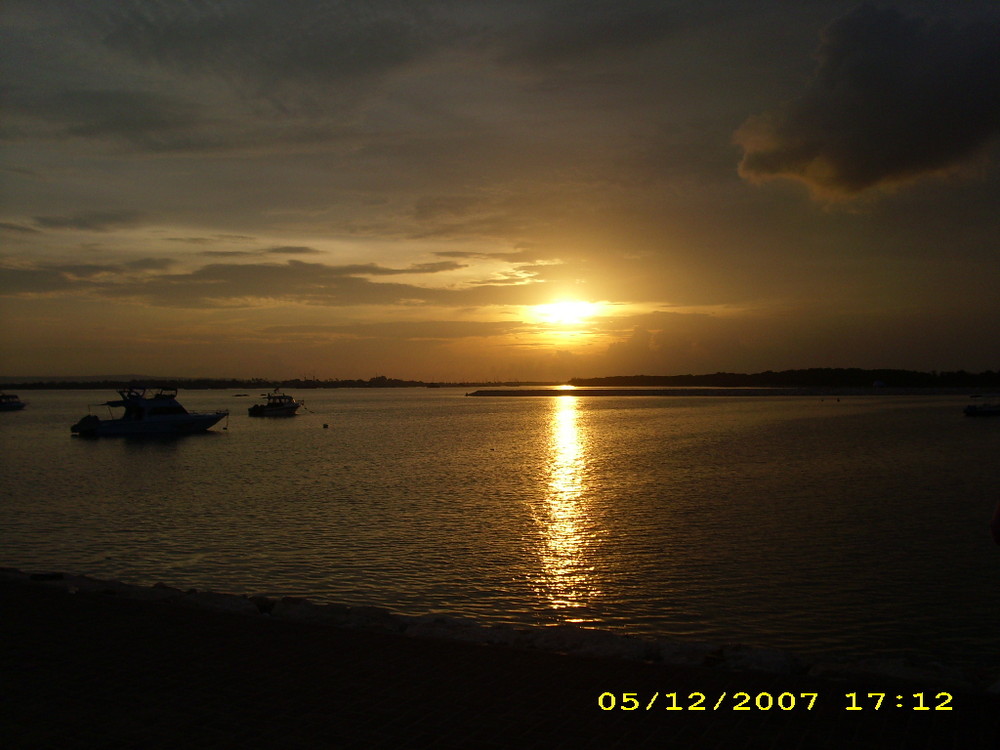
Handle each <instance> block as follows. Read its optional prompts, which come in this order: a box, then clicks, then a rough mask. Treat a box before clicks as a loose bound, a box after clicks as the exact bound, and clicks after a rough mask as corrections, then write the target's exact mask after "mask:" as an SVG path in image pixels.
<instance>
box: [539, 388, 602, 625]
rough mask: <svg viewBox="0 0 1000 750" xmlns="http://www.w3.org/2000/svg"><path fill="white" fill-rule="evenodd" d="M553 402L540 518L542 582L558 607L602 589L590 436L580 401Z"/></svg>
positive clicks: (581, 603)
mask: <svg viewBox="0 0 1000 750" xmlns="http://www.w3.org/2000/svg"><path fill="white" fill-rule="evenodd" d="M552 402H553V406H552V409H553V411H552V416H551V430H550V440H549V447H550V451H549V464H548V486H547V488H546V494H545V498H544V503H543V505H542V513H541V514H540V518H539V521H540V525H541V530H542V544H541V550H540V553H541V562H542V580H541V582H540V583H541V588H542V591H543V594H544V596H545V597H546V598H547V599H548V600H549V604H550V606H551V607H553V608H554V609H570V608H582V607H586V606H587V605H588V603H589V601H590V600H591V599H592V598H593V597H594V596H595V595H597V594H599V593H600V592H599V591H598V590H597V588H596V582H595V580H594V575H593V570H594V569H593V565H592V562H591V559H590V552H591V549H590V548H591V545H592V542H593V539H594V536H595V533H594V528H593V520H592V518H591V514H590V510H589V508H588V501H587V498H586V489H587V488H586V472H587V456H586V447H585V437H584V435H583V432H582V430H581V427H580V424H579V412H578V400H577V399H576V398H575V397H572V396H560V397H559V398H553V399H552ZM568 619H569V621H570V622H573V621H576V620H580V619H582V618H568Z"/></svg>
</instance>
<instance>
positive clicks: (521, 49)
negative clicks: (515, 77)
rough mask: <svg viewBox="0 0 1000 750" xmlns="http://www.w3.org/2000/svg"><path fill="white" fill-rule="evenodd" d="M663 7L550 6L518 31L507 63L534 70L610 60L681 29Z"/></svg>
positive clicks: (506, 54) (634, 4)
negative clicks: (609, 58)
mask: <svg viewBox="0 0 1000 750" xmlns="http://www.w3.org/2000/svg"><path fill="white" fill-rule="evenodd" d="M671 14H672V10H670V9H667V8H665V7H664V4H663V3H659V2H654V3H648V2H647V3H643V2H629V3H599V2H587V3H580V2H576V1H572V2H556V3H549V4H548V6H547V7H546V8H545V10H544V12H543V13H542V15H541V18H539V19H532V23H531V24H530V25H529V26H526V27H523V28H520V29H515V33H517V34H519V37H518V38H514V37H513V35H512V37H511V38H510V40H509V48H508V49H507V50H506V51H505V52H504V54H503V55H502V56H501V60H502V61H503V62H506V63H516V64H518V65H529V66H535V67H544V68H550V67H553V66H555V67H561V66H568V65H574V64H593V63H594V62H595V61H596V60H600V59H601V58H603V57H605V56H606V55H610V54H619V53H624V52H631V51H635V50H636V49H638V48H641V47H642V46H644V45H647V44H650V43H654V42H658V41H660V40H662V39H663V38H664V37H666V36H668V35H670V34H671V33H673V32H674V31H675V30H676V28H677V25H676V23H675V22H674V20H673V18H672V15H671Z"/></svg>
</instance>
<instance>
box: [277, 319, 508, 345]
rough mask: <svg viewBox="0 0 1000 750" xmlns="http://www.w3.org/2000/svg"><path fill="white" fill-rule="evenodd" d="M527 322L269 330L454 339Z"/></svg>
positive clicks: (408, 323) (406, 323)
mask: <svg viewBox="0 0 1000 750" xmlns="http://www.w3.org/2000/svg"><path fill="white" fill-rule="evenodd" d="M522 326H523V324H522V323H520V322H518V321H511V322H507V321H501V322H482V321H469V320H421V321H395V322H386V323H356V324H352V325H330V326H324V325H302V326H298V325H288V326H269V327H268V328H266V329H264V332H265V333H279V334H282V335H292V334H315V333H320V334H334V335H338V334H339V335H349V336H356V337H359V338H382V339H415V340H435V339H440V340H450V339H464V338H486V337H492V336H504V335H507V334H509V333H513V332H515V331H517V330H519V329H520V328H521V327H522Z"/></svg>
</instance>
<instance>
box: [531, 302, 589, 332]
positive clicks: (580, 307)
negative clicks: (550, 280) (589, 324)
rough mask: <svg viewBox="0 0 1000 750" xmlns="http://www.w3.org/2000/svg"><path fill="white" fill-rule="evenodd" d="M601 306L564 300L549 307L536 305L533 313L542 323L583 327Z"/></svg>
mask: <svg viewBox="0 0 1000 750" xmlns="http://www.w3.org/2000/svg"><path fill="white" fill-rule="evenodd" d="M598 309H599V306H598V305H597V304H596V303H594V302H580V301H577V300H564V301H561V302H553V303H551V304H548V305H535V306H534V308H532V312H533V314H534V316H535V318H536V319H537V320H538V321H539V322H541V323H549V324H551V325H560V326H575V325H582V324H583V323H585V322H586V321H587V320H589V319H590V318H592V317H594V315H596V314H597V312H598Z"/></svg>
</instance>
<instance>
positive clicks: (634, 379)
mask: <svg viewBox="0 0 1000 750" xmlns="http://www.w3.org/2000/svg"><path fill="white" fill-rule="evenodd" d="M567 384H568V385H574V386H591V387H627V386H635V387H639V386H659V387H671V386H672V387H679V388H683V387H698V386H702V387H708V388H741V387H747V388H878V387H889V388H1000V371H993V370H986V371H984V372H979V373H972V372H966V371H965V370H955V371H950V372H937V371H933V372H920V371H916V370H892V369H877V370H865V369H861V368H833V367H825V368H809V369H804V370H782V371H779V372H775V371H773V370H767V371H765V372H758V373H752V374H747V373H735V372H716V373H711V374H702V375H690V374H689V375H612V376H609V377H600V378H572V379H571V380H569V381H568V382H567ZM2 385H3V387H4V388H8V389H12V390H13V389H19V390H32V389H65V390H71V389H90V390H100V389H110V390H115V389H118V388H122V387H133V388H169V387H178V386H179V387H183V388H187V389H194V390H197V389H247V390H268V391H269V390H274V389H275V388H290V389H310V388H426V387H428V386H430V387H435V386H462V387H471V386H483V385H494V386H495V385H506V386H517V385H533V386H542V385H561V383H556V382H535V381H532V382H524V381H519V382H503V383H497V382H485V381H484V382H468V381H461V382H441V381H436V382H426V381H422V380H400V379H397V378H389V377H386V376H385V375H376V376H375V377H373V378H369V379H368V380H359V379H356V380H340V379H332V380H321V379H316V378H294V379H291V380H270V379H266V378H250V379H241V378H157V377H149V378H143V379H142V380H138V379H134V378H132V379H115V378H106V379H104V378H95V379H77V380H54V379H44V380H41V379H40V380H35V381H26V382H21V383H11V382H8V383H3V384H2Z"/></svg>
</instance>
